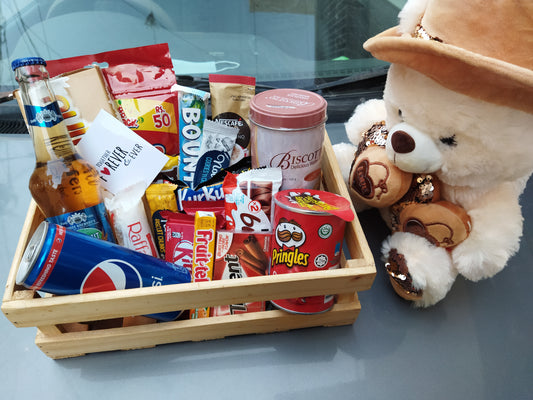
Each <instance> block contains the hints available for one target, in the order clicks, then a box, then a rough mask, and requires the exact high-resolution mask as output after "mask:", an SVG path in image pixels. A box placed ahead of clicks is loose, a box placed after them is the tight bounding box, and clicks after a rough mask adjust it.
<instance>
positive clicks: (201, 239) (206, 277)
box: [190, 211, 217, 319]
mask: <svg viewBox="0 0 533 400" xmlns="http://www.w3.org/2000/svg"><path fill="white" fill-rule="evenodd" d="M216 226H217V219H216V217H215V213H213V212H209V211H197V212H196V215H195V216H194V252H193V264H192V282H208V281H211V280H212V279H213V266H214V254H215V239H216V236H215V235H216ZM209 312H210V307H200V308H196V309H192V310H190V318H191V319H197V318H206V317H209Z"/></svg>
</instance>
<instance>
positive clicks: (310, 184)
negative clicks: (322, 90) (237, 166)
mask: <svg viewBox="0 0 533 400" xmlns="http://www.w3.org/2000/svg"><path fill="white" fill-rule="evenodd" d="M326 119H327V102H326V100H324V98H323V97H322V96H320V95H318V94H316V93H313V92H309V91H307V90H301V89H273V90H267V91H265V92H262V93H259V94H256V95H255V96H254V97H253V98H252V100H251V102H250V128H251V140H250V143H251V146H250V150H251V157H252V167H254V168H258V167H274V168H278V167H279V168H281V170H282V175H283V181H282V184H281V190H285V189H294V188H304V189H318V188H319V186H320V178H321V160H322V144H323V142H324V136H325V123H326Z"/></svg>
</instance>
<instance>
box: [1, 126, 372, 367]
mask: <svg viewBox="0 0 533 400" xmlns="http://www.w3.org/2000/svg"><path fill="white" fill-rule="evenodd" d="M323 154H324V156H323V165H322V169H323V188H324V190H328V191H331V192H334V193H338V194H340V195H342V196H344V197H346V198H348V199H349V194H348V192H347V189H346V185H345V184H344V182H343V179H342V176H341V173H340V170H339V167H338V164H337V161H336V158H335V154H334V153H333V149H332V147H331V142H330V140H329V137H327V136H326V140H325V143H324V152H323ZM42 220H43V216H42V214H41V213H40V211H39V210H38V208H36V205H35V203H34V202H32V203H31V204H30V207H29V209H28V214H27V216H26V221H25V223H24V227H23V229H22V233H21V236H20V240H19V243H18V246H17V249H16V252H15V256H14V259H13V263H12V265H11V270H10V273H9V277H8V281H7V284H6V290H5V293H4V297H3V301H2V311H3V313H4V314H5V315H6V317H7V318H8V319H9V320H10V321H11V322H12V323H13V324H14V325H15V326H16V327H29V326H36V327H37V328H38V329H37V335H36V339H35V342H36V344H37V346H38V347H39V348H40V349H41V350H42V351H43V352H44V353H45V354H46V355H48V356H49V357H51V358H65V357H75V356H79V355H83V354H86V353H93V352H101V351H110V350H129V349H135V348H145V347H153V346H155V345H159V344H164V343H173V342H181V341H200V340H208V339H216V338H223V337H226V336H231V335H242V334H250V333H267V332H277V331H286V330H291V329H297V328H305V327H313V326H335V325H349V324H352V323H353V322H355V320H356V318H357V316H358V315H359V311H360V309H361V305H360V303H359V299H358V296H357V292H358V291H361V290H367V289H370V287H371V286H372V283H373V281H374V277H375V275H376V269H375V265H374V259H373V257H372V253H371V252H370V249H369V247H368V244H367V242H366V239H365V236H364V233H363V231H362V229H361V225H360V224H359V220H358V219H357V217H356V218H355V219H354V221H353V222H351V223H349V224H347V227H346V236H345V242H346V248H347V249H348V251H349V253H350V258H349V259H347V257H346V256H345V255H344V253H343V255H342V260H341V267H342V268H339V269H336V270H331V271H316V272H305V273H300V274H285V275H277V276H264V277H251V278H242V279H231V280H223V281H212V282H200V283H188V284H178V285H168V286H159V287H147V288H138V289H127V290H120V291H113V292H100V293H88V294H78V295H69V296H45V297H40V296H39V294H38V293H36V292H34V291H32V290H28V289H26V288H24V287H22V286H18V285H16V283H15V277H16V274H17V270H18V266H19V264H20V261H21V257H22V254H23V252H24V249H25V248H26V244H27V243H28V240H29V238H30V237H31V235H32V233H33V232H34V230H35V229H36V227H37V226H38V225H39V223H40V222H41V221H42ZM323 294H337V301H336V304H335V306H334V307H333V308H332V309H331V310H330V311H327V312H325V313H321V314H314V315H296V314H290V313H287V312H284V311H281V310H269V311H264V312H256V313H248V314H240V315H230V316H221V317H211V318H203V319H196V320H176V321H172V322H162V323H142V324H140V325H133V326H122V325H119V326H118V327H117V325H114V324H113V323H114V322H116V321H117V319H119V321H120V320H121V318H122V317H128V316H135V315H143V314H151V313H158V312H164V311H173V310H187V309H191V308H195V307H202V306H215V305H223V304H233V303H240V302H249V301H260V300H273V299H280V298H291V297H299V296H312V295H323ZM126 319H127V318H124V319H123V320H126ZM88 321H89V322H88ZM91 321H92V322H91ZM89 327H90V328H89ZM87 329H89V330H87Z"/></svg>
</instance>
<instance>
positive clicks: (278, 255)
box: [272, 218, 309, 268]
mask: <svg viewBox="0 0 533 400" xmlns="http://www.w3.org/2000/svg"><path fill="white" fill-rule="evenodd" d="M275 238H276V243H277V244H278V246H279V249H276V248H274V249H273V250H272V265H276V264H285V265H286V266H287V268H292V267H294V266H296V265H297V266H302V267H306V266H307V265H308V263H309V253H303V252H301V251H300V249H299V247H300V246H302V245H303V244H304V243H305V232H304V230H303V229H302V227H301V226H300V224H298V223H297V222H296V221H294V220H290V221H288V220H287V219H286V218H281V219H280V220H279V223H278V225H277V227H276V232H275Z"/></svg>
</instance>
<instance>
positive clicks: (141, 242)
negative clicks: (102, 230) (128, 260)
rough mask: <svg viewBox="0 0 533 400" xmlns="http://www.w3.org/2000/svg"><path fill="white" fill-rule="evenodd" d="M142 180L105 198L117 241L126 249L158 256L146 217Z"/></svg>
mask: <svg viewBox="0 0 533 400" xmlns="http://www.w3.org/2000/svg"><path fill="white" fill-rule="evenodd" d="M144 188H145V185H144V182H140V183H138V184H135V185H134V186H131V187H129V188H127V189H125V190H123V191H121V192H120V193H118V194H116V195H115V196H113V197H112V198H106V199H105V206H106V208H107V211H108V212H109V215H110V217H111V223H112V225H113V229H114V231H115V235H116V238H117V243H118V244H120V245H121V246H124V247H127V248H128V249H132V250H136V251H139V252H141V253H144V254H148V255H150V256H153V257H158V253H157V250H156V247H155V242H154V238H153V236H152V230H151V226H150V225H151V224H150V222H149V221H148V218H146V212H145V209H144V203H143V195H144Z"/></svg>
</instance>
